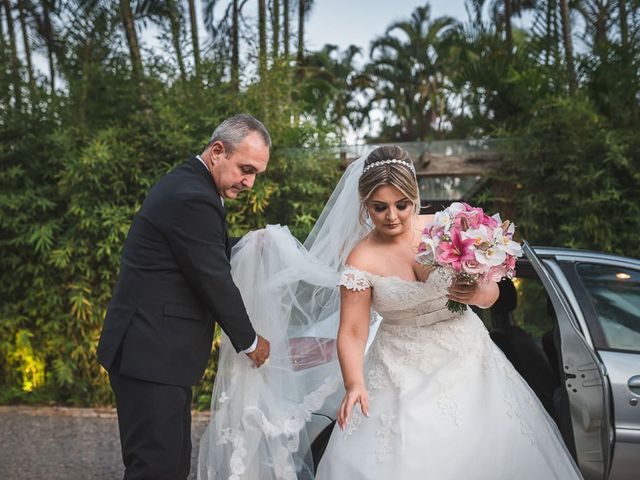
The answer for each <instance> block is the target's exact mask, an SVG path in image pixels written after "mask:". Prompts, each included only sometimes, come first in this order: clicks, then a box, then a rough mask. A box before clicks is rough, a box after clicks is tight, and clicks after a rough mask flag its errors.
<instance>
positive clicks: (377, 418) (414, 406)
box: [316, 266, 582, 480]
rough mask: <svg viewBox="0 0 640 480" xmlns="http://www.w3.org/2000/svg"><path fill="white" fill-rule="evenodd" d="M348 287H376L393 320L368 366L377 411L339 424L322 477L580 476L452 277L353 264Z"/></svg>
mask: <svg viewBox="0 0 640 480" xmlns="http://www.w3.org/2000/svg"><path fill="white" fill-rule="evenodd" d="M340 284H342V285H344V286H345V287H347V288H349V289H352V290H363V289H367V288H372V301H373V308H374V309H375V310H376V311H377V312H378V313H379V314H380V315H382V317H383V320H382V323H381V324H380V326H379V328H378V331H377V334H376V338H375V340H374V342H373V344H372V345H371V347H370V349H369V351H368V353H367V357H366V364H365V365H366V366H365V381H366V383H367V389H368V391H369V408H370V411H369V416H368V417H365V416H363V415H362V413H361V411H360V406H359V405H356V406H355V408H354V410H353V412H352V415H351V418H350V420H349V423H348V425H347V428H346V429H345V431H342V430H340V429H339V428H338V426H337V424H336V427H335V428H334V430H333V433H332V435H331V439H330V441H329V445H328V446H327V449H326V451H325V453H324V456H323V458H322V461H321V463H320V466H319V470H318V473H317V475H316V479H317V480H342V479H344V480H375V479H380V480H383V479H384V480H388V479H397V480H413V479H415V480H428V479H433V480H454V479H455V480H458V479H472V480H515V479H518V480H551V479H558V480H571V479H580V478H582V477H581V475H580V473H579V471H578V469H577V467H576V465H575V463H574V462H573V460H572V458H571V457H570V455H569V453H568V451H567V449H566V448H565V445H564V443H563V441H562V438H561V436H560V434H559V432H558V430H557V428H556V426H555V424H554V423H553V421H552V420H551V418H550V417H549V416H548V415H547V413H546V411H545V410H544V408H543V406H542V404H541V403H540V402H539V401H538V399H537V398H536V396H535V394H534V393H533V392H532V391H531V389H530V388H529V387H528V385H527V384H526V383H525V381H524V380H523V379H522V378H521V377H520V376H519V375H518V373H517V372H516V371H515V369H514V368H513V366H512V365H511V363H510V362H509V361H508V360H507V359H506V358H505V356H504V355H503V354H502V352H501V351H500V350H499V349H498V348H497V347H496V346H495V345H494V343H493V342H492V341H491V339H490V338H489V334H488V332H487V330H486V328H485V326H484V324H483V323H482V321H481V320H480V319H479V318H478V316H477V315H476V314H475V313H473V311H471V309H468V310H467V311H466V312H465V313H463V314H457V313H456V314H454V313H451V312H449V310H448V309H447V308H446V306H445V304H446V302H447V298H446V296H445V295H446V293H447V285H448V283H447V279H446V278H445V277H444V275H443V274H441V272H440V271H434V272H432V273H431V275H430V276H429V278H428V279H427V280H426V281H425V282H419V281H414V282H411V281H407V280H403V279H401V278H398V277H393V276H386V277H382V276H378V275H374V274H372V273H368V272H363V271H360V270H357V269H355V268H353V267H349V266H347V267H346V269H345V270H344V272H343V274H342V276H341V279H340Z"/></svg>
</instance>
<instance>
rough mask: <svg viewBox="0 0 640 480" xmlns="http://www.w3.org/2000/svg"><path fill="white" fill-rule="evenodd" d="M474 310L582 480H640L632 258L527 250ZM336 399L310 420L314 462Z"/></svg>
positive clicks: (639, 348) (638, 284)
mask: <svg viewBox="0 0 640 480" xmlns="http://www.w3.org/2000/svg"><path fill="white" fill-rule="evenodd" d="M524 252H525V256H524V257H523V258H522V259H520V260H519V261H518V266H517V275H518V277H517V278H516V279H514V280H513V281H510V280H507V281H503V282H501V284H500V298H499V299H498V301H497V302H496V304H495V305H494V306H493V307H492V308H491V309H489V310H483V311H479V312H478V313H479V315H480V316H481V318H482V319H483V321H484V322H485V324H486V325H487V328H488V329H489V331H490V334H491V338H492V339H493V340H494V342H495V343H496V344H497V345H498V346H499V347H500V348H501V349H502V351H503V352H504V353H505V355H506V356H507V358H509V360H510V361H511V363H513V365H514V367H515V368H516V369H517V370H518V372H519V373H520V374H521V375H522V377H523V378H524V379H525V380H526V381H527V383H528V384H529V386H530V387H531V388H532V389H533V390H534V391H535V392H536V394H537V396H538V398H539V399H540V401H541V403H542V404H543V405H544V407H545V409H546V410H547V412H548V413H549V414H550V415H551V417H552V418H553V419H554V420H555V421H556V423H557V425H558V428H559V430H560V432H561V433H562V435H563V438H564V440H565V443H566V444H567V447H568V449H569V451H570V452H571V453H572V454H573V456H574V458H575V460H576V462H577V463H578V466H579V467H580V470H581V471H582V474H583V476H584V478H585V480H637V479H638V478H640V405H638V403H639V401H640V260H636V259H632V258H625V257H620V256H615V255H609V254H605V253H599V252H589V251H581V250H572V249H562V248H549V247H530V246H529V245H528V244H526V243H525V246H524ZM341 398H342V396H341V393H340V392H338V393H337V394H336V395H335V396H334V397H332V399H330V401H328V402H326V403H325V405H324V406H323V407H322V409H321V410H320V411H318V412H316V413H315V414H314V416H313V421H312V425H311V432H310V433H311V436H312V438H315V440H314V441H313V444H312V454H313V459H314V463H315V464H317V462H318V461H319V459H320V457H321V455H322V453H323V452H324V448H325V447H326V444H327V441H328V438H329V435H330V433H331V429H332V426H333V423H334V419H335V414H336V411H337V407H338V404H339V402H340V399H341Z"/></svg>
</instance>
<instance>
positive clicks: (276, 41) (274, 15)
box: [271, 0, 280, 60]
mask: <svg viewBox="0 0 640 480" xmlns="http://www.w3.org/2000/svg"><path fill="white" fill-rule="evenodd" d="M271 31H272V37H271V40H272V41H273V46H272V47H271V56H272V57H273V59H274V60H276V59H277V58H278V55H279V53H280V0H271Z"/></svg>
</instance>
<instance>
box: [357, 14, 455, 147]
mask: <svg viewBox="0 0 640 480" xmlns="http://www.w3.org/2000/svg"><path fill="white" fill-rule="evenodd" d="M456 25H457V22H456V20H455V19H453V18H451V17H440V18H436V19H435V20H431V18H430V8H429V6H428V5H426V6H424V7H418V8H417V9H416V10H415V11H414V12H413V13H412V15H411V18H410V20H408V21H401V22H397V23H394V24H392V25H391V26H389V28H387V31H386V34H385V36H383V37H379V38H377V39H376V40H374V41H373V42H372V44H371V59H372V62H371V64H370V65H369V66H368V73H369V74H370V75H371V77H372V79H373V81H374V82H375V95H374V97H373V99H372V102H374V103H376V104H377V105H378V106H381V107H382V110H383V111H385V112H386V118H385V121H384V127H383V132H382V135H383V136H384V137H385V140H403V141H415V140H425V139H426V138H427V137H428V136H429V135H430V134H432V133H434V131H436V132H437V131H441V128H442V122H443V121H444V120H445V117H446V114H447V102H446V97H445V92H446V87H447V85H446V82H447V71H448V69H449V61H448V55H449V48H450V46H449V42H448V41H447V37H448V35H450V34H452V33H453V31H454V27H455V26H456ZM396 33H399V34H401V35H400V36H397V35H396ZM403 37H406V40H402V38H403Z"/></svg>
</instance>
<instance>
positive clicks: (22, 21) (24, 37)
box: [18, 0, 36, 104]
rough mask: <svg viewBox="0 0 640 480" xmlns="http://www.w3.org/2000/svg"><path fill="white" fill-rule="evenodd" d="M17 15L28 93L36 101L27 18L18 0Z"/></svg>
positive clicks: (33, 102)
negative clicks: (25, 65) (27, 77)
mask: <svg viewBox="0 0 640 480" xmlns="http://www.w3.org/2000/svg"><path fill="white" fill-rule="evenodd" d="M18 16H19V19H20V28H21V29H22V42H23V44H24V56H25V59H26V60H27V74H28V76H29V93H30V95H31V102H32V104H35V102H36V79H35V75H34V74H33V64H32V63H31V43H30V42H29V31H28V30H27V18H26V15H25V10H24V1H23V0H18Z"/></svg>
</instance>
